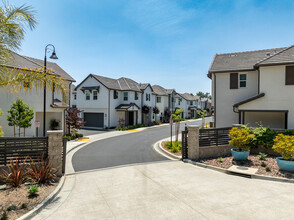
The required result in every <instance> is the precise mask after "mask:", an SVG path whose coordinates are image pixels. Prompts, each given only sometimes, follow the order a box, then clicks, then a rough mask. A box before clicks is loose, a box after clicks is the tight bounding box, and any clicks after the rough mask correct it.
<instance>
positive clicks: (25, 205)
mask: <svg viewBox="0 0 294 220" xmlns="http://www.w3.org/2000/svg"><path fill="white" fill-rule="evenodd" d="M27 207H28V206H27V204H25V203H23V204H21V206H20V208H21V209H26V208H27Z"/></svg>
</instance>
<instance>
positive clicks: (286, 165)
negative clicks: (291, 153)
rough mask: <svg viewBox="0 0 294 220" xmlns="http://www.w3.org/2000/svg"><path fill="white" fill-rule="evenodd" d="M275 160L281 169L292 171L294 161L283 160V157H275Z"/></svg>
mask: <svg viewBox="0 0 294 220" xmlns="http://www.w3.org/2000/svg"><path fill="white" fill-rule="evenodd" d="M276 160H277V163H278V166H279V168H280V169H281V170H284V171H288V172H294V161H290V160H284V159H283V157H277V158H276Z"/></svg>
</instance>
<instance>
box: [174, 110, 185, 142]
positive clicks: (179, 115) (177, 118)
mask: <svg viewBox="0 0 294 220" xmlns="http://www.w3.org/2000/svg"><path fill="white" fill-rule="evenodd" d="M183 112H184V109H182V108H180V109H177V110H176V112H175V114H172V115H171V117H172V118H173V121H174V122H175V123H176V125H175V131H176V141H178V140H179V131H180V122H181V119H182V113H183Z"/></svg>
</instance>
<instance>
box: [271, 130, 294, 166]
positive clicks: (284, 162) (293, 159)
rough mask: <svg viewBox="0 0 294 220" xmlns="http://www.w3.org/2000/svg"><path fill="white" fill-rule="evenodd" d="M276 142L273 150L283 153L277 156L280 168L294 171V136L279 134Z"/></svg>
mask: <svg viewBox="0 0 294 220" xmlns="http://www.w3.org/2000/svg"><path fill="white" fill-rule="evenodd" d="M274 142H275V143H274V145H273V150H274V151H276V152H277V153H280V154H282V157H277V158H276V160H277V163H278V166H279V168H280V169H281V170H284V171H288V172H294V136H290V135H284V134H278V135H277V136H276V138H275V139H274Z"/></svg>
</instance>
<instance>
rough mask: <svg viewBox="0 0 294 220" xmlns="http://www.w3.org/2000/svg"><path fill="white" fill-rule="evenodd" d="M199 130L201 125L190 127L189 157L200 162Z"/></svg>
mask: <svg viewBox="0 0 294 220" xmlns="http://www.w3.org/2000/svg"><path fill="white" fill-rule="evenodd" d="M199 129H200V125H190V126H188V157H189V159H191V160H199V156H200V154H199Z"/></svg>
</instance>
